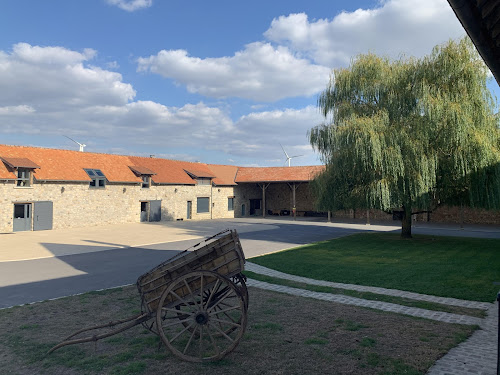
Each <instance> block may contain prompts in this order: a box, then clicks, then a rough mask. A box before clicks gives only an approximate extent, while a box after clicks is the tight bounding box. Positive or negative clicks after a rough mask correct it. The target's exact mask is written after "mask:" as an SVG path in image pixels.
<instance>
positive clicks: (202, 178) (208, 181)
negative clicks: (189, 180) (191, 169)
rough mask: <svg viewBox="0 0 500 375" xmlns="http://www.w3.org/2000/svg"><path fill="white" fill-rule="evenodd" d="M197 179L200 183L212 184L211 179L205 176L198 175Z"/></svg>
mask: <svg viewBox="0 0 500 375" xmlns="http://www.w3.org/2000/svg"><path fill="white" fill-rule="evenodd" d="M196 181H197V182H198V185H210V182H211V179H210V178H205V177H198V178H197V179H196Z"/></svg>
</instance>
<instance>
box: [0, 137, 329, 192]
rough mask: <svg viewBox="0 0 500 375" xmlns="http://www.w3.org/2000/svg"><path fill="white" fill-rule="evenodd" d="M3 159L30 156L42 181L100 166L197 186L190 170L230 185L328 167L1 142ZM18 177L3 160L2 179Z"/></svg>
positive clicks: (129, 176) (306, 174)
mask: <svg viewBox="0 0 500 375" xmlns="http://www.w3.org/2000/svg"><path fill="white" fill-rule="evenodd" d="M0 158H4V159H7V160H11V158H14V159H29V161H30V162H31V163H33V164H32V165H35V166H39V167H40V168H39V169H36V170H35V171H34V177H35V178H36V179H37V180H39V181H40V180H42V181H44V180H47V181H90V177H89V176H88V175H87V173H86V172H85V171H84V169H100V170H101V171H102V172H103V173H104V175H105V176H106V178H107V179H108V180H109V181H110V182H130V183H134V182H137V183H139V182H141V181H142V179H141V177H140V176H137V175H136V174H135V173H134V172H133V170H134V169H135V171H139V172H140V173H141V174H151V173H154V175H153V177H152V178H153V181H154V182H155V183H160V184H182V185H195V184H196V181H195V180H194V179H193V178H191V177H190V176H189V174H188V173H187V172H189V173H191V174H192V175H193V176H197V177H210V178H213V180H212V181H213V183H214V184H216V185H229V186H230V185H237V184H238V183H240V182H243V183H244V182H287V181H289V182H292V181H310V180H312V179H313V178H314V176H315V175H316V174H317V173H319V172H321V171H323V170H324V168H325V167H324V166H309V167H258V168H246V167H241V168H239V167H236V166H231V165H217V164H205V163H193V162H187V161H178V160H169V159H160V158H147V157H139V156H125V155H112V154H97V153H90V152H78V151H69V150H58V149H49V148H38V147H25V146H8V145H0ZM18 161H19V160H18ZM16 163H17V162H16ZM186 171H187V172H186ZM146 172H147V173H146ZM16 178H17V177H16V175H15V173H14V169H13V168H11V167H9V166H8V165H7V164H5V163H3V162H0V179H4V180H5V179H16Z"/></svg>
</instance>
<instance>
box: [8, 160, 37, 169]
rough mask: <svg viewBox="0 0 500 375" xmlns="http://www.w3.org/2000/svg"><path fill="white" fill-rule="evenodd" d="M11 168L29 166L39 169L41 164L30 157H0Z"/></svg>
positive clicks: (29, 167)
mask: <svg viewBox="0 0 500 375" xmlns="http://www.w3.org/2000/svg"><path fill="white" fill-rule="evenodd" d="M0 159H2V161H3V162H4V163H5V164H7V166H9V167H10V168H28V169H38V168H40V166H39V165H37V164H35V163H34V162H32V161H31V160H30V159H28V158H0Z"/></svg>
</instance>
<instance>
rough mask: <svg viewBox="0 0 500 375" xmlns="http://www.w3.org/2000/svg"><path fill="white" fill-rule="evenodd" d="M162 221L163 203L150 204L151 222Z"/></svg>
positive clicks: (152, 202)
mask: <svg viewBox="0 0 500 375" xmlns="http://www.w3.org/2000/svg"><path fill="white" fill-rule="evenodd" d="M160 220H161V201H150V202H149V221H160Z"/></svg>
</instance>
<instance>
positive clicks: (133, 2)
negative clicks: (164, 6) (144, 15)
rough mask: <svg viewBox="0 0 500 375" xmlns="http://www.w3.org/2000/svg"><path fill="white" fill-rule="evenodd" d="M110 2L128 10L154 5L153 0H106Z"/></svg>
mask: <svg viewBox="0 0 500 375" xmlns="http://www.w3.org/2000/svg"><path fill="white" fill-rule="evenodd" d="M106 1H107V3H108V4H111V5H116V6H117V7H118V8H120V9H123V10H126V11H127V12H135V11H136V10H139V9H143V8H149V7H150V6H151V5H153V0H106Z"/></svg>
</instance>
